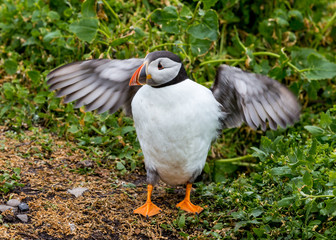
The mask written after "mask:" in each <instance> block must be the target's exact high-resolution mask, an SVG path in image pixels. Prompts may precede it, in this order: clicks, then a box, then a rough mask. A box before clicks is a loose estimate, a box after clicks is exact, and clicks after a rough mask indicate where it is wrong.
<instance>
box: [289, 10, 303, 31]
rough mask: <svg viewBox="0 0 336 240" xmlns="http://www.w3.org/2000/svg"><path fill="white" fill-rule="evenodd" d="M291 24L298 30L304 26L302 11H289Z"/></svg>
mask: <svg viewBox="0 0 336 240" xmlns="http://www.w3.org/2000/svg"><path fill="white" fill-rule="evenodd" d="M288 18H289V26H290V27H291V29H293V30H295V31H297V30H301V29H303V28H304V22H303V16H302V13H301V12H300V11H298V10H295V9H293V10H290V11H289V12H288Z"/></svg>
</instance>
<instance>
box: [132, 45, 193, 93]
mask: <svg viewBox="0 0 336 240" xmlns="http://www.w3.org/2000/svg"><path fill="white" fill-rule="evenodd" d="M185 79H187V73H186V71H185V69H184V67H183V64H182V61H181V59H180V57H179V56H177V55H175V54H174V53H172V52H169V51H156V52H151V53H148V54H147V56H146V57H145V60H144V63H143V64H142V65H141V66H140V67H139V68H138V69H137V70H136V71H135V72H134V74H133V76H132V78H131V80H130V83H129V85H130V86H134V85H144V84H148V85H150V86H152V87H161V86H165V85H169V83H172V84H173V83H178V82H180V81H183V80H185Z"/></svg>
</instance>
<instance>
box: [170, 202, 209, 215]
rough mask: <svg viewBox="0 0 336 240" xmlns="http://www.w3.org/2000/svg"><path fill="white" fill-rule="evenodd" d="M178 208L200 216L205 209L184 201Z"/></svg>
mask: <svg viewBox="0 0 336 240" xmlns="http://www.w3.org/2000/svg"><path fill="white" fill-rule="evenodd" d="M176 207H177V208H180V209H182V210H184V211H187V212H190V213H194V214H199V213H200V212H202V211H203V208H202V207H200V206H197V205H194V204H192V202H190V201H189V200H186V199H184V200H183V201H182V202H180V203H179V204H177V205H176Z"/></svg>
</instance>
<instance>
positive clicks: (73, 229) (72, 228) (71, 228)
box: [69, 223, 76, 232]
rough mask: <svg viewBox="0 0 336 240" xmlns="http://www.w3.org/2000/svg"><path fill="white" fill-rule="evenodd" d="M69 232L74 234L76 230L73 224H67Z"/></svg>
mask: <svg viewBox="0 0 336 240" xmlns="http://www.w3.org/2000/svg"><path fill="white" fill-rule="evenodd" d="M69 226H70V231H71V232H74V231H75V230H76V225H75V224H74V223H69Z"/></svg>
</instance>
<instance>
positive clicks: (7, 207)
mask: <svg viewBox="0 0 336 240" xmlns="http://www.w3.org/2000/svg"><path fill="white" fill-rule="evenodd" d="M8 209H11V210H12V211H13V212H15V207H11V206H7V205H0V212H4V211H7V210H8Z"/></svg>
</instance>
